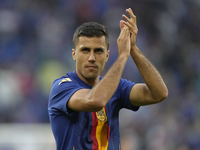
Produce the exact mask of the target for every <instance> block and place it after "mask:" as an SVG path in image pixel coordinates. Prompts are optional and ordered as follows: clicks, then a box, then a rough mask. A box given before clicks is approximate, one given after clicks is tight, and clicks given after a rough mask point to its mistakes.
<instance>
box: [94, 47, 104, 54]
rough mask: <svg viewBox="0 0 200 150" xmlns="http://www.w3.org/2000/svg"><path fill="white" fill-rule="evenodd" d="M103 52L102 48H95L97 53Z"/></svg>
mask: <svg viewBox="0 0 200 150" xmlns="http://www.w3.org/2000/svg"><path fill="white" fill-rule="evenodd" d="M102 52H103V50H102V49H101V48H97V49H95V53H99V54H100V53H102Z"/></svg>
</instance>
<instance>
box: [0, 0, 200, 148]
mask: <svg viewBox="0 0 200 150" xmlns="http://www.w3.org/2000/svg"><path fill="white" fill-rule="evenodd" d="M129 7H130V8H132V10H133V12H134V14H135V15H136V16H137V25H138V29H139V32H138V38H137V45H138V47H139V48H140V50H141V51H142V52H143V53H144V55H145V56H146V57H147V58H148V59H149V60H150V61H151V62H152V63H153V64H154V65H155V66H156V68H157V69H158V70H159V72H160V73H161V75H162V76H163V78H164V80H165V82H166V84H167V86H168V89H169V97H168V98H167V99H166V100H164V101H163V102H161V103H159V104H155V105H150V106H144V107H141V108H140V109H139V111H137V112H131V111H128V110H122V111H121V112H120V130H121V142H122V150H200V16H199V14H200V1H199V0H165V1H160V0H123V1H120V0H0V150H47V149H48V150H55V142H54V139H53V135H52V132H51V128H50V125H49V118H48V113H47V105H48V96H49V92H50V88H51V84H52V82H53V80H54V79H55V78H58V77H60V76H62V75H65V74H66V72H69V71H73V70H75V62H74V61H73V59H72V57H71V49H72V48H73V45H72V36H73V33H74V30H75V29H76V28H77V27H78V26H79V25H80V24H81V23H83V22H87V21H96V22H99V23H102V24H104V25H106V26H107V28H108V30H109V32H110V48H109V49H110V51H111V52H110V58H109V61H108V62H107V64H106V67H105V70H104V71H103V72H102V76H103V75H104V74H105V73H106V71H107V70H108V68H109V67H110V66H111V65H112V63H113V62H114V61H115V59H116V57H117V43H116V40H117V38H118V35H119V33H120V28H119V21H120V20H121V19H122V14H126V12H125V9H126V8H129ZM123 78H126V79H128V80H131V81H134V82H143V80H142V78H141V76H140V74H139V72H138V70H137V68H136V66H135V65H134V63H133V61H132V59H131V58H130V59H129V60H128V63H127V65H126V68H125V70H124V73H123Z"/></svg>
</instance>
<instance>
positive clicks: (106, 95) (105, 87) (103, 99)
mask: <svg viewBox="0 0 200 150" xmlns="http://www.w3.org/2000/svg"><path fill="white" fill-rule="evenodd" d="M127 59H128V57H121V56H119V57H118V58H117V59H116V61H115V62H114V64H113V65H112V66H111V68H110V69H109V70H108V72H107V74H106V75H105V76H104V78H103V79H102V80H101V81H100V82H99V83H98V84H96V85H95V86H94V87H93V88H92V89H91V90H90V92H89V93H88V95H87V99H88V100H90V101H93V102H94V105H96V106H100V107H103V106H105V105H106V104H107V103H108V101H109V100H110V98H111V97H112V95H113V94H114V93H115V91H116V89H117V87H118V85H119V82H120V79H121V76H122V73H123V70H124V67H125V64H126V61H127Z"/></svg>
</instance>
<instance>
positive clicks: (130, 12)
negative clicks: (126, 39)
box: [126, 8, 136, 23]
mask: <svg viewBox="0 0 200 150" xmlns="http://www.w3.org/2000/svg"><path fill="white" fill-rule="evenodd" d="M126 12H127V13H128V14H129V16H130V18H131V19H132V20H133V21H134V22H135V23H136V16H135V15H134V14H133V11H132V10H131V8H129V9H126Z"/></svg>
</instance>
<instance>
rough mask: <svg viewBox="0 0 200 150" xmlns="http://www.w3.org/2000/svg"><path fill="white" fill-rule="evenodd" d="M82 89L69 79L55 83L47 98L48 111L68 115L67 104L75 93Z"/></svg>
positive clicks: (69, 112)
mask: <svg viewBox="0 0 200 150" xmlns="http://www.w3.org/2000/svg"><path fill="white" fill-rule="evenodd" d="M83 88H84V87H81V86H80V85H79V84H78V83H77V82H76V81H72V80H71V79H68V80H65V79H62V80H57V81H55V82H54V83H53V85H52V88H51V92H50V96H49V109H50V110H49V111H50V112H51V111H54V113H55V111H61V112H64V113H66V114H68V115H70V114H71V111H70V110H69V108H67V102H68V101H69V99H70V97H71V96H72V95H73V94H74V93H75V92H76V91H78V90H80V89H83Z"/></svg>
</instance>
